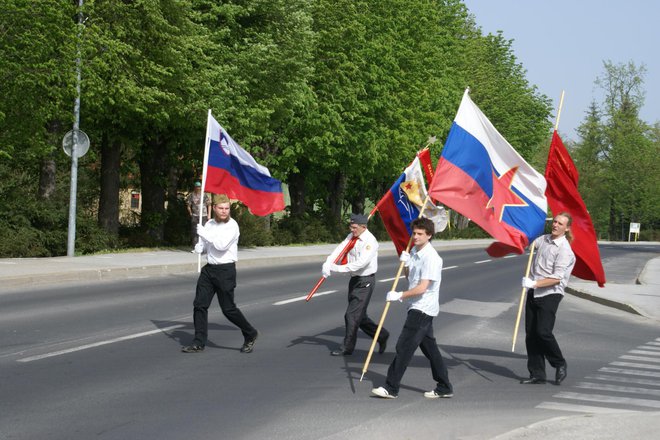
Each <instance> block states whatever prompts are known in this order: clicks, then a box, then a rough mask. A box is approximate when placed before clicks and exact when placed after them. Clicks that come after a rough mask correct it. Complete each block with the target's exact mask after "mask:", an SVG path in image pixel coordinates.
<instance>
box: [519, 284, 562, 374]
mask: <svg viewBox="0 0 660 440" xmlns="http://www.w3.org/2000/svg"><path fill="white" fill-rule="evenodd" d="M562 298H563V296H562V295H560V294H552V295H547V296H543V297H541V298H534V289H530V290H528V291H527V301H526V302H525V332H526V337H525V346H526V347H527V369H528V370H529V374H530V376H531V377H536V378H537V379H543V380H545V379H546V376H545V361H546V359H547V360H548V362H549V363H550V365H552V366H553V367H554V368H559V367H561V366H563V365H566V360H565V359H564V356H563V355H562V354H561V350H560V348H559V344H557V340H556V339H555V336H554V335H553V334H552V330H553V329H554V327H555V318H556V316H557V308H558V307H559V303H560V302H561V300H562Z"/></svg>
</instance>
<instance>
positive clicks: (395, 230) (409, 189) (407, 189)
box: [376, 149, 447, 254]
mask: <svg viewBox="0 0 660 440" xmlns="http://www.w3.org/2000/svg"><path fill="white" fill-rule="evenodd" d="M422 170H424V171H422ZM432 170H433V165H432V164H431V155H430V152H429V150H428V149H424V150H422V151H421V152H419V153H418V154H417V155H416V156H415V159H413V161H412V162H411V163H410V165H408V166H407V167H406V169H405V170H404V171H403V173H402V174H401V175H400V176H399V178H398V179H397V180H396V181H395V182H394V185H392V187H391V188H390V189H389V190H388V191H387V192H386V193H385V195H384V196H383V197H382V198H381V199H380V201H379V202H378V204H377V205H376V208H377V209H378V212H379V213H380V216H381V218H382V219H383V224H384V225H385V229H386V230H387V233H388V234H389V236H390V238H391V239H392V242H393V243H394V247H395V248H396V251H397V253H399V254H400V253H401V252H402V251H405V250H406V247H407V245H408V240H409V239H410V234H411V232H412V231H411V230H410V223H411V222H412V221H413V220H415V219H416V218H417V217H419V213H420V211H421V208H422V206H424V203H426V207H425V208H424V212H423V213H422V215H423V216H424V217H427V218H429V219H431V221H433V223H434V225H435V231H436V232H441V231H443V230H444V229H445V228H446V227H447V213H446V212H445V209H444V208H443V207H442V206H436V205H435V204H434V203H433V202H432V201H431V199H430V198H428V197H427V196H428V193H427V191H426V183H425V182H424V175H425V174H427V175H432V174H431V172H432Z"/></svg>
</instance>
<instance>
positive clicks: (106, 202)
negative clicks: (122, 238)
mask: <svg viewBox="0 0 660 440" xmlns="http://www.w3.org/2000/svg"><path fill="white" fill-rule="evenodd" d="M120 166H121V143H120V142H118V141H112V142H111V141H110V140H109V139H108V135H107V133H105V132H104V133H103V135H102V137H101V192H100V195H99V215H98V222H99V226H100V227H102V228H103V229H105V230H106V231H107V232H109V233H111V234H114V235H117V234H118V233H119V189H120V179H119V178H120Z"/></svg>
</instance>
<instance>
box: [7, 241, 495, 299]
mask: <svg viewBox="0 0 660 440" xmlns="http://www.w3.org/2000/svg"><path fill="white" fill-rule="evenodd" d="M490 243H492V240H490V239H485V240H447V241H442V240H438V241H435V242H434V245H435V247H436V249H438V250H439V251H440V252H442V250H449V249H466V248H479V247H483V248H486V247H487V246H488V245H489V244H490ZM335 246H336V244H324V245H310V246H269V247H255V248H239V250H238V263H237V267H238V268H239V269H240V268H241V267H250V266H259V265H270V266H273V265H283V264H290V263H300V262H318V264H319V268H320V267H321V263H322V262H323V260H324V259H325V257H327V256H328V255H329V254H330V252H332V250H333V249H334V248H335ZM379 246H380V253H381V254H382V255H394V253H395V249H394V245H393V244H392V242H390V241H388V242H381V243H379ZM197 260H198V256H197V254H193V253H190V252H186V251H165V250H164V251H147V252H126V253H116V254H102V255H84V256H80V257H52V258H0V286H1V287H0V292H1V291H3V290H15V289H20V288H29V287H35V286H45V285H49V284H61V283H76V282H93V281H109V280H121V279H135V278H147V277H151V276H159V275H176V274H186V273H194V272H196V271H197ZM201 261H202V264H205V263H206V257H202V259H201ZM319 270H320V269H319Z"/></svg>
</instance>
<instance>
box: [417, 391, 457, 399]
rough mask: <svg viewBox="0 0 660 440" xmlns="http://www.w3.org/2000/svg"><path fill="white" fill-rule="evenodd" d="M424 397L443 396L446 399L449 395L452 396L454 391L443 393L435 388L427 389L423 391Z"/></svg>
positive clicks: (434, 397) (435, 397)
mask: <svg viewBox="0 0 660 440" xmlns="http://www.w3.org/2000/svg"><path fill="white" fill-rule="evenodd" d="M424 397H426V398H427V399H437V398H440V397H441V398H443V399H448V398H450V397H454V393H444V394H439V393H438V392H437V391H436V390H431V391H427V392H425V393H424Z"/></svg>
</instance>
